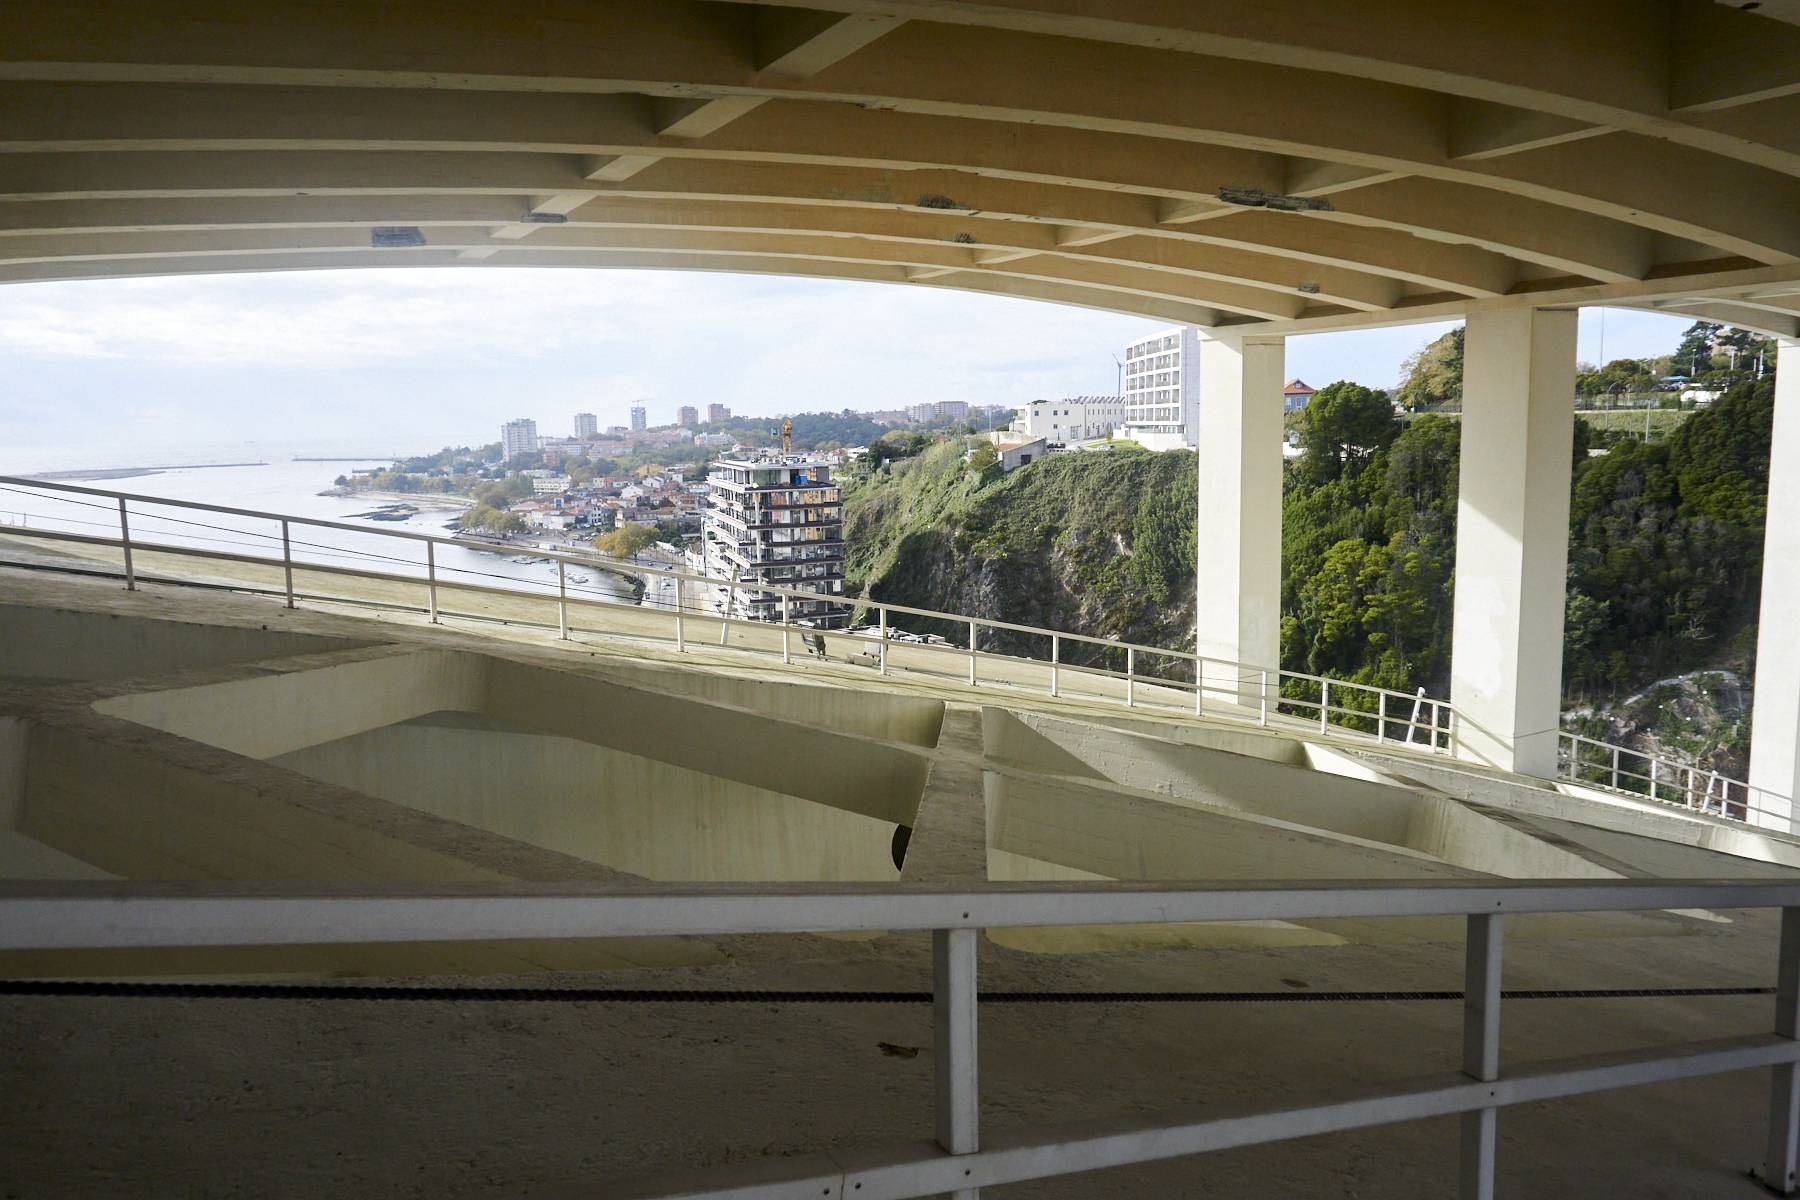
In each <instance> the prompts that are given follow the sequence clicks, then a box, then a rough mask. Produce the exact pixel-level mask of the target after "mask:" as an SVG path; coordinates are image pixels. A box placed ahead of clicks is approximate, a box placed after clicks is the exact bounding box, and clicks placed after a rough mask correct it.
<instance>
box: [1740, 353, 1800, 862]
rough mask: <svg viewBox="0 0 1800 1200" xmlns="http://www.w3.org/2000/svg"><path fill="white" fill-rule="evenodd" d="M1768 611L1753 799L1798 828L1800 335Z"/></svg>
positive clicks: (1787, 407)
mask: <svg viewBox="0 0 1800 1200" xmlns="http://www.w3.org/2000/svg"><path fill="white" fill-rule="evenodd" d="M1762 570H1763V574H1762V613H1761V615H1760V616H1759V617H1758V618H1757V623H1756V685H1755V688H1756V690H1755V692H1754V693H1753V696H1754V698H1755V701H1756V708H1755V710H1754V713H1753V714H1752V716H1751V719H1750V787H1751V791H1752V795H1751V802H1752V803H1753V804H1754V805H1755V806H1756V809H1757V810H1766V811H1752V812H1750V813H1749V814H1748V815H1749V817H1750V820H1751V821H1753V822H1755V823H1756V824H1758V825H1769V826H1773V827H1776V828H1780V829H1791V828H1792V827H1793V797H1794V796H1795V795H1796V794H1800V339H1795V338H1783V339H1782V340H1781V370H1779V371H1778V372H1777V373H1776V376H1775V434H1774V439H1773V442H1772V444H1771V445H1770V447H1769V517H1768V524H1767V527H1766V529H1765V531H1764V533H1763V568H1762Z"/></svg>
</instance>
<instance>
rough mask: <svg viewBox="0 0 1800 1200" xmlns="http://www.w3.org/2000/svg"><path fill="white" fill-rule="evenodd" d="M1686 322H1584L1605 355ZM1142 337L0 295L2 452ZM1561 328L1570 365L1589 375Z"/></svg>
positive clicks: (426, 302) (579, 304)
mask: <svg viewBox="0 0 1800 1200" xmlns="http://www.w3.org/2000/svg"><path fill="white" fill-rule="evenodd" d="M1689 323H1690V322H1689V320H1688V319H1687V318H1679V317H1669V316H1663V315H1659V314H1652V313H1641V312H1632V311H1626V310H1610V311H1609V312H1608V313H1607V315H1606V318H1605V326H1606V330H1605V337H1606V357H1607V358H1609V359H1611V358H1618V357H1622V356H1634V357H1643V356H1647V355H1650V354H1655V353H1665V352H1667V351H1668V350H1669V349H1670V348H1672V347H1673V345H1674V344H1675V342H1676V340H1677V339H1678V338H1679V336H1680V332H1681V330H1682V329H1683V328H1685V327H1686V326H1687V325H1688V324H1689ZM1167 324H1168V322H1163V321H1155V320H1150V319H1146V318H1142V317H1134V316H1127V315H1121V314H1116V313H1106V312H1098V311H1089V310H1085V309H1077V308H1071V307H1067V306H1061V305H1052V304H1043V303H1038V302H1034V301H1028V300H1017V299H1012V298H1008V297H1001V296H988V295H978V294H973V293H965V292H957V291H953V290H949V289H935V288H932V289H927V288H920V287H909V288H900V287H893V286H885V285H879V284H862V283H849V282H837V281H821V280H806V279H783V278H774V277H763V276H747V275H724V274H697V273H681V272H641V271H594V272H585V271H572V270H558V271H551V270H531V269H484V270H481V271H453V270H420V269H412V270H407V269H395V270H385V269H384V270H366V271H331V272H311V273H308V272H293V273H277V274H264V275H237V276H232V275H204V276H186V277H171V278H163V279H136V280H111V281H84V282H78V283H38V284H16V285H12V286H9V287H4V288H0V362H4V363H5V366H4V368H0V443H4V444H6V445H7V446H8V447H9V448H10V452H9V453H8V454H7V457H8V459H9V460H10V459H14V458H17V457H19V456H27V455H35V456H36V457H35V458H34V459H33V461H38V460H42V461H46V462H47V461H49V460H50V458H60V457H66V456H68V455H69V454H71V453H73V452H75V451H76V450H79V451H81V453H82V456H83V457H84V458H88V459H92V458H94V457H96V456H99V457H105V456H106V453H107V452H110V451H113V450H116V451H117V452H118V453H120V454H125V455H127V456H133V455H135V454H139V453H141V452H146V451H151V450H156V449H161V448H179V447H188V446H194V445H197V444H201V443H205V444H216V445H231V444H237V443H240V442H269V443H276V442H280V443H285V444H298V443H306V444H318V445H323V444H331V445H343V446H349V445H357V446H359V447H366V448H367V449H368V450H369V451H379V452H382V453H392V452H400V451H409V452H421V451H425V450H429V449H435V448H437V447H438V446H442V445H445V444H469V445H478V444H482V443H485V442H490V441H492V440H493V439H494V437H495V434H496V432H497V431H498V429H499V427H500V425H501V423H502V422H504V421H506V420H509V419H513V418H517V417H528V418H531V419H533V420H535V421H536V422H537V424H538V427H539V428H540V429H552V430H565V429H572V428H573V421H574V417H575V414H576V413H578V412H580V413H593V414H595V415H596V418H597V423H598V425H599V426H600V427H602V428H605V427H609V426H613V425H627V424H629V410H630V409H631V408H632V407H633V406H637V405H642V406H644V407H645V408H646V409H647V410H648V413H647V420H648V423H649V424H651V425H664V424H672V423H674V422H675V421H676V420H677V419H678V410H679V409H680V408H681V407H682V406H694V407H697V408H699V409H700V410H701V412H706V411H707V410H708V406H710V405H712V404H721V405H724V406H726V407H728V408H730V409H731V411H732V412H733V413H734V414H736V415H739V416H746V417H763V416H776V415H779V414H781V413H789V412H803V411H820V410H829V411H836V410H839V409H843V408H846V407H848V408H853V409H861V410H881V409H900V408H908V407H911V406H912V405H914V404H918V403H922V402H927V401H939V400H955V401H965V402H968V403H970V404H990V403H991V404H1005V405H1011V406H1021V405H1024V404H1026V403H1028V402H1030V401H1031V400H1035V399H1055V398H1060V397H1063V396H1075V395H1083V394H1087V395H1096V394H1110V393H1112V392H1113V390H1114V388H1115V383H1116V380H1117V367H1116V365H1115V355H1119V354H1122V353H1123V350H1124V347H1125V346H1126V345H1127V344H1128V343H1130V342H1132V341H1134V340H1136V339H1138V338H1141V337H1144V336H1146V335H1148V334H1150V333H1152V332H1154V331H1155V330H1157V329H1159V328H1163V327H1165V326H1166V325H1167ZM1450 327H1451V326H1450V325H1449V324H1436V325H1415V326H1407V327H1399V328H1392V329H1376V330H1367V331H1361V332H1357V333H1349V334H1330V335H1320V336H1313V337H1305V338H1294V339H1290V341H1289V346H1288V362H1287V374H1288V375H1289V376H1295V375H1297V376H1300V377H1302V378H1305V379H1307V380H1308V381H1309V382H1311V383H1313V384H1314V385H1316V386H1323V385H1324V384H1326V383H1329V382H1331V381H1333V380H1336V379H1340V378H1347V379H1352V380H1355V381H1356V382H1359V383H1364V384H1367V385H1369V386H1371V387H1391V386H1393V384H1394V383H1395V382H1396V381H1397V379H1398V377H1399V372H1400V364H1401V363H1402V361H1403V360H1404V359H1405V358H1406V357H1407V356H1408V355H1410V354H1412V353H1413V352H1414V351H1416V350H1417V349H1419V348H1420V347H1421V346H1423V345H1425V344H1426V343H1427V342H1429V341H1430V340H1431V339H1432V338H1434V337H1436V336H1438V335H1439V334H1441V333H1442V332H1443V331H1444V330H1446V329H1448V328H1450ZM1599 327H1600V321H1599V318H1598V315H1597V312H1595V311H1589V312H1585V313H1584V314H1583V320H1582V331H1581V357H1582V358H1583V359H1584V360H1593V359H1596V358H1598V356H1599V332H1600V328H1599Z"/></svg>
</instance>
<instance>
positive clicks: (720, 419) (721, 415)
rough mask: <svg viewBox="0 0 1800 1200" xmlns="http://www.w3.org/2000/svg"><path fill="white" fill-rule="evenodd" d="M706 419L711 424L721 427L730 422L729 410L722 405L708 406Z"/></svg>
mask: <svg viewBox="0 0 1800 1200" xmlns="http://www.w3.org/2000/svg"><path fill="white" fill-rule="evenodd" d="M706 419H707V421H708V422H710V423H711V424H714V425H722V424H724V423H725V422H726V421H729V420H731V410H730V409H729V408H726V407H725V406H724V405H723V404H709V405H707V406H706Z"/></svg>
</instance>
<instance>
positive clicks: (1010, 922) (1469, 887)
mask: <svg viewBox="0 0 1800 1200" xmlns="http://www.w3.org/2000/svg"><path fill="white" fill-rule="evenodd" d="M1746 908H1779V909H1780V910H1781V937H1780V948H1779V957H1778V960H1777V964H1776V970H1777V974H1776V987H1775V992H1776V995H1775V1020H1774V1028H1773V1030H1772V1031H1771V1032H1769V1033H1763V1034H1750V1035H1744V1036H1736V1037H1723V1038H1715V1039H1711V1040H1704V1041H1689V1042H1685V1043H1680V1044H1676V1045H1666V1046H1658V1047H1652V1048H1648V1049H1637V1050H1630V1051H1625V1052H1615V1053H1608V1054H1601V1055H1593V1056H1587V1057H1581V1058H1572V1059H1562V1060H1557V1061H1552V1062H1540V1063H1532V1064H1528V1065H1523V1066H1508V1067H1505V1068H1504V1069H1503V1066H1502V1063H1501V1055H1500V1014H1501V987H1500V982H1501V970H1502V961H1503V934H1504V929H1505V921H1506V918H1507V916H1508V915H1509V914H1523V913H1565V912H1605V911H1634V910H1638V911H1641V910H1653V909H1687V910H1693V909H1746ZM1421 916H1458V917H1462V918H1464V919H1465V922H1466V928H1467V936H1466V939H1465V952H1464V968H1463V969H1464V985H1463V1036H1462V1061H1461V1071H1460V1073H1459V1074H1454V1075H1439V1076H1430V1077H1425V1078H1421V1079H1415V1080H1411V1081H1406V1082H1401V1083H1390V1084H1383V1085H1379V1086H1377V1087H1373V1088H1370V1089H1367V1090H1366V1091H1364V1092H1362V1093H1361V1094H1358V1095H1354V1096H1349V1097H1345V1096H1342V1095H1334V1096H1327V1097H1320V1098H1316V1099H1303V1100H1285V1101H1279V1102H1275V1103H1265V1104H1257V1105H1252V1106H1249V1107H1241V1108H1228V1109H1224V1110H1222V1109H1220V1108H1219V1107H1218V1106H1213V1107H1209V1108H1208V1109H1207V1110H1205V1111H1204V1112H1200V1113H1196V1112H1193V1111H1188V1112H1185V1113H1184V1112H1169V1113H1160V1114H1155V1115H1152V1116H1148V1117H1143V1116H1137V1117H1130V1118H1122V1119H1116V1120H1111V1121H1105V1122H1099V1123H1096V1122H1084V1123H1081V1124H1079V1125H1060V1126H1058V1125H1052V1126H1038V1127H1035V1128H1025V1129H1012V1130H1008V1131H1007V1132H1006V1133H1005V1134H1004V1135H1003V1136H1002V1137H1001V1138H1000V1139H990V1140H989V1141H988V1143H987V1144H985V1145H984V1143H983V1138H982V1134H981V1130H980V1125H979V1120H978V1116H979V1112H980V1100H979V1088H978V1081H979V1075H978V1070H977V1060H978V1053H979V1014H980V998H981V997H980V991H979V989H978V987H977V983H976V948H977V934H978V931H980V930H982V929H995V928H1006V927H1021V926H1031V927H1042V926H1069V925H1118V924H1159V923H1167V922H1211V921H1270V920H1279V921H1296V920H1325V919H1334V918H1364V919H1388V918H1397V917H1421ZM866 930H890V931H898V930H929V931H930V932H931V938H932V951H933V952H932V1004H933V1014H934V1030H935V1036H934V1037H933V1056H934V1064H935V1070H936V1088H935V1101H934V1105H935V1118H936V1120H935V1134H936V1137H935V1141H936V1145H935V1146H928V1147H920V1146H919V1145H918V1144H916V1143H911V1144H905V1145H899V1146H894V1147H884V1148H867V1149H857V1150H855V1151H852V1152H839V1153H834V1154H829V1155H819V1156H816V1157H811V1158H792V1159H787V1160H782V1161H780V1162H769V1161H759V1162H752V1163H735V1164H732V1165H729V1166H726V1167H722V1168H718V1169H716V1170H714V1171H712V1172H708V1173H704V1174H702V1175H700V1176H696V1175H694V1174H693V1173H691V1172H684V1173H682V1174H680V1175H679V1176H677V1177H676V1178H678V1179H679V1180H680V1182H679V1183H676V1182H674V1181H673V1180H671V1179H649V1180H645V1181H643V1182H641V1183H639V1184H637V1185H623V1186H613V1187H608V1188H606V1189H605V1190H604V1194H606V1195H608V1196H612V1197H615V1198H616V1197H621V1196H638V1197H663V1198H672V1197H674V1196H682V1197H687V1198H689V1200H696V1198H700V1197H710V1198H712V1200H750V1198H751V1197H762V1198H765V1200H766V1198H769V1197H776V1196H794V1197H801V1196H827V1197H838V1198H841V1200H848V1198H849V1197H851V1196H856V1197H859V1198H860V1197H868V1198H870V1200H875V1198H881V1197H885V1198H889V1200H900V1198H904V1197H919V1196H933V1195H940V1194H946V1193H947V1194H952V1195H955V1196H959V1197H969V1198H974V1197H978V1196H979V1192H980V1189H981V1188H984V1187H999V1186H1003V1185H1006V1184H1012V1183H1019V1182H1024V1181H1027V1180H1033V1179H1043V1178H1051V1177H1059V1176H1065V1175H1074V1174H1079V1173H1085V1172H1089V1171H1097V1170H1103V1169H1107V1168H1113V1167H1122V1166H1128V1165H1131V1164H1136V1163H1147V1162H1155V1161H1161V1160H1167V1159H1173V1158H1180V1157H1186V1156H1189V1155H1194V1154H1200V1153H1204V1152H1207V1151H1212V1150H1221V1149H1228V1148H1233V1147H1238V1146H1247V1145H1258V1144H1264V1143H1270V1142H1278V1141H1284V1140H1287V1139H1290V1138H1297V1137H1307V1136H1312V1135H1316V1134H1321V1133H1333V1132H1340V1131H1343V1130H1350V1129H1360V1128H1366V1127H1370V1126H1376V1125H1385V1124H1392V1123H1395V1122H1400V1121H1411V1120H1421V1119H1425V1118H1429V1117H1441V1116H1449V1115H1456V1116H1459V1117H1460V1118H1461V1141H1462V1152H1461V1156H1460V1165H1459V1182H1460V1192H1461V1195H1463V1196H1468V1197H1486V1196H1492V1195H1493V1187H1494V1169H1495V1159H1496V1155H1497V1150H1498V1145H1497V1140H1496V1138H1495V1128H1496V1118H1497V1114H1498V1112H1499V1110H1500V1109H1501V1108H1503V1107H1506V1106H1509V1105H1514V1104H1524V1103H1533V1102H1537V1101H1542V1100H1549V1099H1555V1098H1559V1097H1565V1096H1575V1095H1582V1094H1585V1093H1589V1092H1597V1091H1603V1090H1607V1089H1612V1088H1621V1087H1635V1086H1640V1085H1645V1084H1653V1083H1662V1082H1667V1081H1671V1080H1677V1079H1685V1078H1692V1077H1696V1076H1703V1075H1711V1074H1718V1073H1722V1072H1727V1071H1738V1070H1747V1069H1752V1068H1760V1067H1770V1068H1773V1071H1774V1080H1773V1086H1772V1087H1771V1090H1770V1101H1769V1117H1768V1138H1767V1143H1766V1146H1767V1151H1766V1157H1765V1159H1764V1162H1763V1168H1762V1178H1763V1180H1764V1181H1765V1182H1767V1183H1770V1184H1772V1185H1773V1190H1777V1191H1779V1192H1780V1193H1781V1194H1790V1192H1791V1190H1792V1187H1793V1184H1794V1180H1795V1169H1796V1162H1797V1160H1800V1074H1797V1067H1796V1060H1800V1040H1796V1039H1800V882H1767V881H1754V882H1746V881H1741V880H1736V881H1713V880H1693V881H1668V880H1578V881H1559V882H1548V883H1546V882H1527V881H1491V882H1490V881H1482V882H1480V883H1470V882H1467V881H1463V880H1420V881H1412V882H1407V883H1402V884H1395V883H1389V882H1382V883H1294V882H1292V881H1281V882H1270V883H1239V884H1232V885H1228V886H1211V885H1173V884H1127V883H1118V882H1108V883H1051V884H1043V883H1035V884H984V885H978V886H974V887H962V888H956V887H942V886H937V885H913V886H899V887H895V886H891V885H856V884H792V883H784V884H781V885H780V886H779V887H772V886H770V885H767V884H713V885H692V884H681V885H669V884H644V885H637V886H633V887H629V888H625V887H611V888H593V887H591V886H589V885H584V884H553V883H487V884H402V885H383V886H380V887H372V888H371V887H364V888H361V889H357V888H351V887H343V886H334V885H323V884H321V885H314V886H311V887H306V886H303V885H293V884H269V885H246V884H241V883H240V884H220V883H206V884H195V883H174V884H157V883H114V882H103V883H89V882H80V883H70V882H56V883H19V882H13V883H0V949H3V950H39V951H42V950H83V949H95V948H119V947H133V948H145V947H187V946H291V945H318V944H336V943H362V944H370V943H384V944H393V943H408V942H446V941H448V942H455V941H474V940H482V941H493V940H517V939H543V938H614V937H652V936H671V935H706V936H717V935H726V934H783V933H787V934H793V933H822V932H840V931H866ZM1744 1119H1746V1120H1748V1119H1750V1118H1749V1116H1748V1114H1746V1115H1745V1118H1744ZM1649 1152H1651V1153H1654V1152H1655V1151H1654V1149H1651V1150H1650V1151H1649Z"/></svg>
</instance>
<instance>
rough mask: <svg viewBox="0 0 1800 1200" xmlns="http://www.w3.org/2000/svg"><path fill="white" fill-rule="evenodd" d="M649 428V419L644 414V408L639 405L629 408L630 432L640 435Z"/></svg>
mask: <svg viewBox="0 0 1800 1200" xmlns="http://www.w3.org/2000/svg"><path fill="white" fill-rule="evenodd" d="M649 427H650V419H649V417H648V415H647V414H646V413H645V412H644V406H643V405H641V404H634V405H632V406H631V432H633V433H642V432H644V430H646V429H648V428H649Z"/></svg>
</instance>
